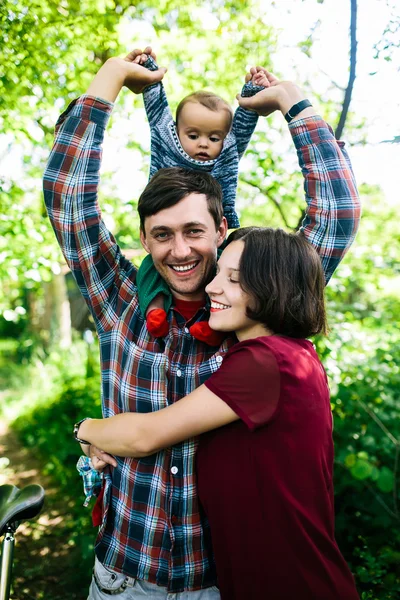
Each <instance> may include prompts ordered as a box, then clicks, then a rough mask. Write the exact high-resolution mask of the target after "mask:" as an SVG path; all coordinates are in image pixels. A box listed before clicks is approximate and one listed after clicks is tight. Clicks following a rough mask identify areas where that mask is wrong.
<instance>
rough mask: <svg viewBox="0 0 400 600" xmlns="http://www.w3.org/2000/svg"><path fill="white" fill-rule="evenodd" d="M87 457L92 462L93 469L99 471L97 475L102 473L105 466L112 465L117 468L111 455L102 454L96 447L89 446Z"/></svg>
mask: <svg viewBox="0 0 400 600" xmlns="http://www.w3.org/2000/svg"><path fill="white" fill-rule="evenodd" d="M89 457H90V460H91V461H92V465H93V468H94V469H96V471H99V473H100V472H101V471H103V469H104V468H105V467H106V466H107V465H112V466H113V467H116V466H117V461H116V460H115V458H114V457H113V456H112V455H111V454H107V452H103V450H100V448H97V446H93V444H91V445H90V448H89Z"/></svg>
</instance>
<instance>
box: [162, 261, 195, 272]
mask: <svg viewBox="0 0 400 600" xmlns="http://www.w3.org/2000/svg"><path fill="white" fill-rule="evenodd" d="M199 264H200V261H199V260H195V261H192V262H190V263H186V264H185V265H168V266H169V268H170V269H172V270H173V271H174V272H175V273H177V274H185V275H189V274H191V273H193V271H194V270H195V268H196V267H197V265H199Z"/></svg>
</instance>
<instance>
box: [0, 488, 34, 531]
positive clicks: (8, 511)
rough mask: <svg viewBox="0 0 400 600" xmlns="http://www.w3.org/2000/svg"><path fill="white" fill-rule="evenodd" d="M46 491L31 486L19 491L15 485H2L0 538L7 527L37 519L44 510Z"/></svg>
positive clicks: (0, 495)
mask: <svg viewBox="0 0 400 600" xmlns="http://www.w3.org/2000/svg"><path fill="white" fill-rule="evenodd" d="M43 502H44V489H43V488H42V486H40V485H36V484H31V485H27V486H26V487H24V488H22V489H19V488H17V487H15V485H8V484H6V485H0V537H1V536H2V535H4V533H5V530H6V526H7V525H8V524H9V523H16V522H17V521H26V520H27V519H32V518H33V517H36V515H38V514H39V513H40V511H41V510H42V506H43Z"/></svg>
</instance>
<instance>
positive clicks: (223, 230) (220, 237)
mask: <svg viewBox="0 0 400 600" xmlns="http://www.w3.org/2000/svg"><path fill="white" fill-rule="evenodd" d="M227 231H228V222H227V220H226V218H225V217H222V221H221V225H220V226H219V227H218V230H217V247H218V248H219V247H220V246H221V244H222V243H223V242H224V240H225V238H226V234H227ZM142 243H143V242H142Z"/></svg>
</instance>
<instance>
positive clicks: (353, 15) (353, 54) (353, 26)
mask: <svg viewBox="0 0 400 600" xmlns="http://www.w3.org/2000/svg"><path fill="white" fill-rule="evenodd" d="M350 5H351V8H350V73H349V82H348V84H347V88H346V92H345V94H344V100H343V106H342V112H341V115H340V119H339V123H338V124H337V127H336V130H335V138H336V139H337V140H340V138H341V137H342V133H343V129H344V126H345V123H346V119H347V113H348V112H349V106H350V102H351V95H352V93H353V86H354V81H355V78H356V63H357V39H356V32H357V0H350Z"/></svg>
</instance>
